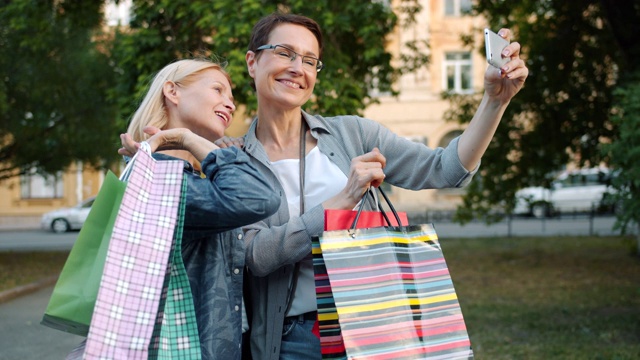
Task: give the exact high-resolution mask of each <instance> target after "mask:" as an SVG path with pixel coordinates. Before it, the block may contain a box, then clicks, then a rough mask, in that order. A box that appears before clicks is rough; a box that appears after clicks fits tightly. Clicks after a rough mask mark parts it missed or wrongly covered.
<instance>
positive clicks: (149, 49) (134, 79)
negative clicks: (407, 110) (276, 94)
mask: <svg viewBox="0 0 640 360" xmlns="http://www.w3.org/2000/svg"><path fill="white" fill-rule="evenodd" d="M383 3H384V2H381V1H337V0H324V1H302V0H293V1H269V0H243V1H238V0H218V1H215V2H211V1H204V0H172V1H168V0H165V1H156V2H149V1H136V0H134V1H133V8H132V12H133V20H132V21H131V23H130V24H129V27H128V28H123V29H121V31H118V33H117V35H116V38H115V42H114V46H113V50H112V53H113V56H114V57H113V59H114V61H115V63H116V64H117V67H118V72H119V73H120V74H121V75H120V76H119V77H118V85H117V87H116V89H115V91H114V92H113V94H112V95H113V97H114V99H117V100H118V102H119V104H120V106H119V108H120V110H121V113H120V117H121V118H126V117H129V116H130V115H131V113H132V112H133V111H134V109H135V107H136V102H137V101H139V100H140V98H141V96H143V94H144V92H145V91H146V87H147V86H148V83H149V81H150V80H151V78H152V76H153V75H154V74H155V73H156V72H157V71H159V70H160V69H161V68H162V67H163V66H164V65H166V64H168V63H170V62H172V61H174V60H176V59H181V58H187V57H193V56H204V57H215V58H218V59H219V60H222V61H226V62H227V67H226V69H227V71H228V72H229V73H230V74H231V77H232V80H233V82H234V86H235V88H234V97H235V98H236V102H237V103H239V104H245V105H246V106H247V110H248V112H249V115H251V114H252V113H253V112H254V111H255V107H256V101H255V94H254V92H253V90H252V88H251V86H250V81H249V80H250V78H249V75H248V73H247V70H246V64H245V53H246V51H247V46H248V42H249V36H250V33H251V29H252V27H253V24H254V23H256V22H257V21H258V20H259V19H260V18H261V17H263V16H265V15H267V14H269V13H271V12H274V11H276V10H280V11H284V12H291V13H297V14H304V15H306V16H309V17H311V18H313V19H315V20H316V21H317V22H318V23H319V24H320V26H321V27H322V29H323V33H324V38H325V51H324V56H323V61H324V62H325V63H326V64H327V66H326V68H325V69H324V70H322V72H321V73H320V74H319V76H318V82H317V84H316V89H315V92H314V93H315V96H314V98H313V99H312V100H311V101H310V103H309V104H308V106H307V108H306V110H308V111H310V112H312V113H315V112H322V113H325V114H338V113H354V114H356V113H360V112H361V111H362V110H363V109H364V107H366V105H368V104H369V103H371V102H373V101H375V99H374V98H372V97H371V96H370V95H369V90H370V89H371V88H372V87H373V86H374V84H375V86H376V87H377V88H378V89H379V90H381V91H391V92H393V89H392V84H393V82H394V80H395V79H396V78H397V77H398V75H399V74H400V73H401V72H403V71H411V70H412V69H415V68H417V67H420V66H423V65H425V64H426V62H427V61H428V58H427V57H426V56H424V55H422V54H420V51H423V52H424V50H423V48H422V46H423V45H424V44H422V43H419V42H416V43H411V44H409V46H408V51H407V52H406V53H405V54H404V57H403V59H402V60H403V61H404V63H403V65H402V66H399V67H395V68H394V67H393V66H392V64H391V54H390V53H389V52H388V50H387V49H386V43H387V41H386V36H387V35H388V34H389V33H390V32H391V31H392V30H394V27H395V26H397V25H398V22H399V20H398V17H397V16H396V14H395V13H394V12H393V11H391V9H389V8H388V7H387V6H386V5H384V4H383ZM418 9H419V5H418V1H417V0H404V1H401V6H400V10H399V11H400V14H401V16H402V19H403V24H407V23H410V22H411V21H412V20H413V15H414V14H415V13H416V11H417V10H418ZM411 50H413V51H411ZM132 94H135V96H132Z"/></svg>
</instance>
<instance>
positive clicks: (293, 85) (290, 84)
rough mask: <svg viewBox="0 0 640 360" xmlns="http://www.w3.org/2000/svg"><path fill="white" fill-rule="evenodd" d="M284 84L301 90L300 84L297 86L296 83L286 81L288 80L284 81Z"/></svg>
mask: <svg viewBox="0 0 640 360" xmlns="http://www.w3.org/2000/svg"><path fill="white" fill-rule="evenodd" d="M282 82H283V83H285V84H287V85H289V86H292V87H294V88H296V89H299V88H300V85H299V84H296V83H294V82H292V81H286V80H285V81H282Z"/></svg>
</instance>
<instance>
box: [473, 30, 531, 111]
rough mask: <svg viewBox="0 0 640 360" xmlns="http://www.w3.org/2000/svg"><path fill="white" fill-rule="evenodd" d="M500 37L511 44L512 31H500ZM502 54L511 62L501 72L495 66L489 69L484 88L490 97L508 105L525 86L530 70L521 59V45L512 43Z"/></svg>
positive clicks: (485, 76)
mask: <svg viewBox="0 0 640 360" xmlns="http://www.w3.org/2000/svg"><path fill="white" fill-rule="evenodd" d="M498 35H500V36H502V37H503V38H505V39H506V40H507V41H509V42H510V41H511V30H509V29H500V31H498ZM502 54H503V55H504V56H505V57H510V58H511V60H510V61H509V62H507V63H506V64H504V65H503V66H502V67H501V68H500V69H499V70H498V69H496V68H495V67H493V66H488V67H487V71H486V72H485V74H484V88H485V92H486V94H487V95H489V97H491V98H493V99H496V100H498V101H500V102H501V103H508V102H509V101H511V98H513V97H514V96H515V95H516V94H517V93H518V91H520V89H522V87H523V86H524V82H525V80H526V78H527V76H528V75H529V69H527V67H526V66H525V64H524V60H522V59H520V43H518V42H512V43H510V44H509V45H508V46H507V47H506V48H504V50H503V51H502Z"/></svg>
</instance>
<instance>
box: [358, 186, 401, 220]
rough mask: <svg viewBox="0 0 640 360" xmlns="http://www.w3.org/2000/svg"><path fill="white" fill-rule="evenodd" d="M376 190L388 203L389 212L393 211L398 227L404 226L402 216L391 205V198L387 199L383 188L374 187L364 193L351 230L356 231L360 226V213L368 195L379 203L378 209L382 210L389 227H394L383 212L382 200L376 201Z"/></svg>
mask: <svg viewBox="0 0 640 360" xmlns="http://www.w3.org/2000/svg"><path fill="white" fill-rule="evenodd" d="M376 189H377V191H378V192H379V193H380V194H381V195H382V197H383V198H384V200H385V201H386V202H387V206H388V207H389V210H391V212H392V213H393V216H394V217H395V218H396V221H397V222H398V226H403V225H402V221H400V215H398V212H397V211H396V209H395V208H394V207H393V204H391V200H389V197H387V194H385V192H384V191H383V190H382V188H380V187H377V188H375V187H374V188H369V189H367V191H366V192H365V193H364V195H362V199H361V201H360V206H359V207H358V212H357V213H356V217H355V219H353V223H352V224H351V230H355V228H356V225H357V224H358V219H360V213H362V209H363V208H364V202H365V200H366V199H365V197H366V196H367V194H370V195H371V197H372V198H373V200H374V201H377V203H378V209H380V212H381V213H382V216H383V217H384V220H385V221H386V222H387V225H388V226H393V225H391V221H390V220H389V217H388V216H387V214H386V213H385V212H384V211H383V210H382V204H380V200H379V199H376V196H375V194H374V192H375V191H376ZM407 225H408V224H407Z"/></svg>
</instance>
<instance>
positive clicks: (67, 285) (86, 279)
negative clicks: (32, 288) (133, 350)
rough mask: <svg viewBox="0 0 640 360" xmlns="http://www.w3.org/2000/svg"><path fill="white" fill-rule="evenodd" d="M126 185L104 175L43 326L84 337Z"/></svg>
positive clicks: (111, 174)
mask: <svg viewBox="0 0 640 360" xmlns="http://www.w3.org/2000/svg"><path fill="white" fill-rule="evenodd" d="M126 187H127V183H126V182H124V181H121V180H119V179H118V178H117V177H116V176H115V175H114V174H113V173H112V172H111V171H109V172H108V173H107V176H106V178H105V181H104V183H103V184H102V186H101V187H100V191H99V192H98V196H97V197H96V200H95V201H94V203H93V205H92V206H91V211H90V212H89V215H88V216H87V220H86V221H85V223H84V225H83V226H82V229H81V230H80V233H79V234H78V238H77V239H76V241H75V243H74V245H73V248H72V249H71V252H70V253H69V257H68V258H67V261H66V262H65V264H64V267H63V268H62V272H61V273H60V277H59V278H58V281H57V283H56V285H55V287H54V289H53V293H52V294H51V298H50V299H49V305H48V306H47V309H46V310H45V313H44V316H43V317H42V322H41V324H42V325H45V326H49V327H51V328H54V329H57V330H61V331H66V332H69V333H72V334H76V335H81V336H86V335H87V333H88V331H89V324H90V323H91V316H92V314H93V308H94V305H95V303H96V298H97V296H98V287H99V286H100V279H101V277H102V270H103V269H104V262H105V258H106V256H107V250H108V248H109V239H110V238H111V232H112V231H113V224H114V222H115V219H116V216H117V215H118V209H119V208H120V203H121V202H122V195H123V194H124V190H125V188H126Z"/></svg>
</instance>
